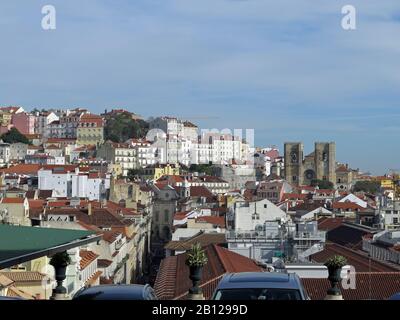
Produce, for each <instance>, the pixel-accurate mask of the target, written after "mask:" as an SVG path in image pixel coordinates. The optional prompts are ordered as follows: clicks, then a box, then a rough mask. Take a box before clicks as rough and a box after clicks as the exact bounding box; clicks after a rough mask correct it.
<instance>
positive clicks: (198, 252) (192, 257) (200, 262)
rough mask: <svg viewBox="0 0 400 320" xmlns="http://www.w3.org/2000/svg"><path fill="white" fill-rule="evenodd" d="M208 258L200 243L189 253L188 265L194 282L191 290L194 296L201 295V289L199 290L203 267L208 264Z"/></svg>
mask: <svg viewBox="0 0 400 320" xmlns="http://www.w3.org/2000/svg"><path fill="white" fill-rule="evenodd" d="M207 261H208V259H207V256H206V254H205V252H204V250H203V249H202V248H201V245H200V243H196V244H194V245H193V246H192V248H191V249H190V251H188V253H187V258H186V265H187V266H189V269H190V276H189V278H190V280H192V282H193V288H191V289H190V290H189V292H190V293H192V294H200V293H201V289H200V288H199V286H198V285H199V282H200V280H201V273H202V270H203V267H204V266H205V265H206V264H207Z"/></svg>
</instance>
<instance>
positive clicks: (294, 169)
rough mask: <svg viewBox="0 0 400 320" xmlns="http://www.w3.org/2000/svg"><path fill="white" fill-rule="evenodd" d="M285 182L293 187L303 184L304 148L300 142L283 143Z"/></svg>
mask: <svg viewBox="0 0 400 320" xmlns="http://www.w3.org/2000/svg"><path fill="white" fill-rule="evenodd" d="M284 153H285V180H286V181H287V182H289V183H290V184H293V185H301V184H302V183H303V157H304V146H303V143H301V142H285V151H284Z"/></svg>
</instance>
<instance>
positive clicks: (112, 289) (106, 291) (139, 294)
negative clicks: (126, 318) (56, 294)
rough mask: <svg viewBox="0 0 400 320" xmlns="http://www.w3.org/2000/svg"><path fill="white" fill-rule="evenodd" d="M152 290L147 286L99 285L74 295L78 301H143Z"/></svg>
mask: <svg viewBox="0 0 400 320" xmlns="http://www.w3.org/2000/svg"><path fill="white" fill-rule="evenodd" d="M149 292H152V293H153V295H154V291H153V289H152V288H151V287H150V286H149V285H139V284H131V285H100V286H94V287H90V288H86V289H83V290H81V291H79V292H77V293H76V295H75V296H74V300H75V299H79V300H143V299H144V298H146V296H147V294H148V293H149Z"/></svg>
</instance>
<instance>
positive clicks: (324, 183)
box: [311, 179, 334, 190]
mask: <svg viewBox="0 0 400 320" xmlns="http://www.w3.org/2000/svg"><path fill="white" fill-rule="evenodd" d="M311 186H312V187H318V188H319V189H331V190H332V189H333V187H334V186H333V183H332V182H330V181H328V180H319V179H314V180H312V181H311Z"/></svg>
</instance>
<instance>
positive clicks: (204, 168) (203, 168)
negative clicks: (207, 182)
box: [189, 164, 213, 176]
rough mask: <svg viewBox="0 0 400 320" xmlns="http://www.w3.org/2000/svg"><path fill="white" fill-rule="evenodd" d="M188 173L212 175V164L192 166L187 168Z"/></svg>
mask: <svg viewBox="0 0 400 320" xmlns="http://www.w3.org/2000/svg"><path fill="white" fill-rule="evenodd" d="M189 171H190V172H198V173H205V174H206V175H209V176H211V175H213V168H212V164H192V165H191V166H190V168H189Z"/></svg>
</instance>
